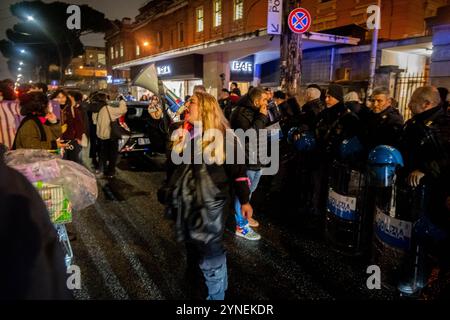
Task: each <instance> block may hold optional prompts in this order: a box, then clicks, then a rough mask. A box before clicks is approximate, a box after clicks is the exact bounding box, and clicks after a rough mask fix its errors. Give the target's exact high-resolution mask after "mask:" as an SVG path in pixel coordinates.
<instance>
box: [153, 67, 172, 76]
mask: <svg viewBox="0 0 450 320" xmlns="http://www.w3.org/2000/svg"><path fill="white" fill-rule="evenodd" d="M156 70H157V73H158V76H164V75H168V74H171V73H172V68H171V67H170V65H164V66H159V67H157V68H156Z"/></svg>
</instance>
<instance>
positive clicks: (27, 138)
mask: <svg viewBox="0 0 450 320" xmlns="http://www.w3.org/2000/svg"><path fill="white" fill-rule="evenodd" d="M6 87H8V86H6ZM8 88H9V87H8ZM8 90H9V89H5V90H3V91H2V96H3V98H5V97H7V96H8V94H11V92H9V91H8ZM46 90H47V86H46V85H41V84H36V85H31V86H29V87H28V88H27V90H26V92H23V93H22V94H20V96H19V100H20V111H21V115H22V116H23V117H24V118H23V120H22V121H21V123H20V126H19V128H18V130H17V134H16V137H15V141H14V144H13V147H12V149H21V148H26V149H43V150H52V149H56V148H63V149H65V152H64V157H65V159H67V160H71V161H75V162H78V163H82V161H81V157H80V153H81V150H82V149H83V148H86V149H87V148H89V157H90V158H91V160H92V165H93V170H95V171H96V173H98V174H101V173H103V176H104V177H105V178H112V177H114V175H115V173H116V172H115V166H116V162H117V157H118V138H117V137H116V135H115V133H114V132H113V131H114V129H113V126H112V124H114V123H115V122H120V119H121V117H123V116H124V115H125V114H126V113H127V104H126V101H134V100H135V99H134V98H132V97H131V93H129V94H128V95H127V96H125V97H123V96H121V97H118V100H119V105H118V107H112V106H111V105H109V101H110V100H111V99H110V98H111V97H109V96H108V95H107V94H106V93H103V92H94V93H92V94H91V95H90V96H89V97H86V96H83V94H81V93H80V92H78V91H72V90H69V91H65V90H58V91H57V92H55V93H53V94H52V95H51V96H50V97H48V95H47V92H46ZM206 91H207V90H206V89H205V87H203V86H196V87H195V88H194V91H193V94H192V96H189V97H186V99H185V100H186V101H185V104H184V105H183V106H182V107H181V108H180V109H179V110H178V111H169V110H168V108H165V107H164V103H162V100H163V99H164V97H159V96H158V95H153V96H151V97H145V98H144V99H141V101H148V103H149V106H148V113H149V115H150V120H149V121H150V123H149V128H150V129H151V134H154V136H153V137H152V139H151V140H152V141H154V142H153V143H157V144H159V147H158V148H159V149H160V150H165V151H166V152H167V155H168V165H167V180H166V183H165V184H164V186H163V187H162V188H161V189H160V190H159V191H158V199H159V201H160V202H161V203H163V204H164V205H166V207H167V215H168V217H171V218H173V219H174V220H175V221H176V224H175V225H176V230H177V236H178V239H179V240H181V241H184V243H185V244H186V249H187V257H188V265H189V266H191V267H192V266H194V269H195V268H197V271H198V270H201V272H202V274H203V279H204V281H205V284H206V286H207V289H208V299H211V300H218V299H219V300H220V299H224V297H225V292H226V290H227V285H228V283H227V279H228V276H227V260H226V252H225V249H224V245H223V234H224V229H225V219H226V215H227V213H228V212H230V211H231V212H232V213H233V214H234V217H235V224H236V229H235V235H236V236H239V237H241V238H243V239H246V240H250V241H258V240H260V239H261V235H260V234H259V233H258V232H257V231H256V230H257V228H259V226H260V223H259V222H258V221H257V220H256V219H255V217H254V213H253V208H252V205H251V204H250V201H251V197H252V194H254V192H255V191H256V190H257V188H258V184H259V181H260V179H261V176H262V175H263V170H264V168H265V166H267V164H263V163H262V162H261V161H260V159H259V158H256V161H255V162H250V161H249V159H250V158H251V155H250V150H251V148H252V147H254V146H250V145H249V144H250V142H249V141H248V140H244V141H240V140H239V139H238V138H237V137H235V139H233V140H232V141H228V140H226V141H225V140H224V141H216V140H214V139H212V138H211V137H209V136H203V137H201V138H202V140H201V151H204V150H205V149H208V148H210V147H211V146H212V145H220V146H223V152H221V151H220V149H219V151H218V152H215V153H214V154H213V156H212V159H209V160H210V161H208V162H205V163H202V164H201V165H197V164H195V165H194V164H192V163H184V164H182V165H176V164H175V163H173V161H172V157H171V154H172V153H173V152H175V153H178V154H183V153H184V152H185V151H186V150H185V148H186V146H191V147H192V146H195V145H196V144H195V143H192V144H190V143H186V142H187V141H191V140H193V141H195V139H197V138H199V137H197V136H196V135H195V134H194V123H201V125H202V127H203V132H207V130H208V129H215V130H218V131H220V132H222V133H224V132H225V131H226V130H229V129H232V130H238V129H242V130H244V131H245V130H249V129H253V130H255V131H256V132H259V131H261V130H263V129H266V128H268V127H269V126H271V125H273V124H276V123H278V124H279V126H280V128H281V135H280V137H281V142H280V143H281V144H280V152H281V153H286V154H289V155H293V156H291V157H288V159H289V160H288V162H289V163H288V166H287V167H288V168H289V170H290V171H289V172H288V173H287V174H286V182H287V183H286V184H285V185H284V187H285V188H286V189H287V190H288V192H291V193H292V194H294V195H295V196H296V197H298V199H301V201H300V202H297V206H298V207H299V208H296V209H300V211H301V212H304V213H305V214H307V215H310V216H311V217H324V215H325V212H326V205H327V194H328V190H329V181H330V176H331V175H332V174H333V173H332V170H333V165H334V164H335V163H345V164H346V165H348V166H350V167H351V168H354V169H358V170H364V168H365V167H367V159H368V155H369V153H370V152H371V151H372V150H373V149H374V148H375V147H377V146H390V147H392V148H396V149H398V150H399V151H400V152H401V154H402V155H403V159H404V166H403V168H402V169H401V171H399V172H398V176H399V178H398V179H399V180H401V181H402V182H404V183H405V184H407V185H408V186H411V187H416V186H418V185H419V184H421V183H422V184H423V183H426V184H427V185H428V186H429V187H430V188H431V189H430V190H431V191H430V194H431V198H432V201H431V203H432V205H433V210H432V211H433V214H431V215H430V216H429V217H428V220H427V223H428V224H429V225H430V226H433V228H435V229H438V230H439V231H440V233H439V234H440V235H442V234H444V235H445V236H440V239H439V240H436V241H438V242H439V245H438V246H435V248H439V250H438V252H435V255H436V257H437V259H438V261H439V266H440V268H442V270H443V272H447V271H448V267H449V257H448V254H447V252H448V251H446V250H448V249H449V247H450V246H449V243H450V242H449V237H448V233H449V232H450V215H449V214H450V162H449V152H450V151H449V150H450V114H449V111H448V95H447V94H446V93H448V91H445V90H444V89H439V90H438V89H437V88H435V87H431V86H426V87H420V88H418V89H417V90H416V91H415V92H414V93H413V94H412V96H411V97H410V102H409V108H410V110H411V112H412V115H413V117H412V118H411V119H409V120H408V121H406V123H405V121H404V119H403V117H402V115H401V114H400V112H399V111H398V109H397V108H396V106H395V101H394V99H393V98H392V97H391V95H390V90H389V89H387V88H383V87H380V88H375V89H374V90H373V93H372V95H371V96H370V97H369V98H368V99H366V101H365V102H362V101H361V99H360V97H359V95H358V93H356V92H354V91H352V92H348V93H347V94H344V88H343V87H342V86H340V85H337V84H330V85H329V86H328V88H327V89H326V90H322V88H320V87H319V86H318V85H314V84H312V85H309V86H308V87H307V89H306V91H305V95H304V97H302V98H303V99H301V100H302V101H305V103H304V105H303V106H300V105H299V103H298V99H297V98H296V97H294V96H290V95H288V94H287V93H285V92H283V91H280V90H278V91H275V92H273V91H272V90H271V89H270V88H265V89H264V88H260V87H251V88H250V89H249V91H248V93H247V94H245V95H242V94H241V90H240V89H239V87H238V85H237V83H233V85H232V86H231V90H228V89H222V90H221V92H220V95H219V97H218V99H216V98H215V97H213V96H212V95H210V94H208V93H207V92H206ZM11 98H12V97H11ZM50 101H53V103H57V105H58V106H59V107H60V110H61V112H60V116H59V117H58V116H57V115H56V114H55V112H54V110H53V106H54V104H52V103H50ZM174 119H176V120H174ZM161 125H163V126H164V128H163V129H167V130H163V129H162V127H161ZM177 129H181V130H179V132H180V133H179V134H178V135H174V134H173V133H174V132H178V131H177ZM223 136H226V135H225V134H224V135H223ZM174 137H177V138H176V139H174ZM257 144H258V145H259V144H260V140H258V143H257ZM226 147H231V148H233V149H234V150H235V151H236V152H237V151H238V150H241V151H242V152H244V153H245V156H246V159H247V161H246V163H245V164H238V163H228V162H227V161H226V152H225V148H226ZM215 150H217V149H215ZM192 156H193V157H194V156H195V150H194V152H193V153H192ZM0 169H1V168H0ZM305 175H306V176H307V178H305ZM299 181H300V182H299ZM432 236H433V235H430V237H432ZM433 243H436V242H433ZM197 281H198V279H197Z"/></svg>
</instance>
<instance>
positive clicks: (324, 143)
mask: <svg viewBox="0 0 450 320" xmlns="http://www.w3.org/2000/svg"><path fill="white" fill-rule="evenodd" d="M325 103H326V106H327V108H326V109H325V110H323V111H321V112H320V113H319V116H318V121H317V125H316V138H317V147H318V150H317V151H318V152H317V167H316V168H315V170H313V173H312V174H313V181H314V191H315V192H314V193H313V199H312V204H313V208H314V209H313V212H314V213H316V214H317V213H320V212H321V211H322V210H323V209H324V205H325V202H326V195H327V190H328V188H327V178H328V173H329V170H330V167H331V164H332V163H333V161H334V160H340V159H339V150H340V147H341V144H342V142H343V141H344V140H346V139H351V138H353V137H359V136H361V124H360V121H359V119H358V117H357V116H356V115H355V114H354V113H353V112H351V111H350V110H349V109H348V108H347V107H346V106H345V104H344V92H343V88H342V86H340V85H336V84H331V85H330V86H329V88H328V90H327V93H326V98H325Z"/></svg>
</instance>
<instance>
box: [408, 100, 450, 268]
mask: <svg viewBox="0 0 450 320" xmlns="http://www.w3.org/2000/svg"><path fill="white" fill-rule="evenodd" d="M400 148H401V152H402V154H403V157H404V160H405V168H404V170H402V172H401V174H400V177H399V178H400V179H401V180H400V183H404V182H405V181H406V178H407V177H408V176H409V175H410V174H411V173H412V172H413V171H415V170H418V171H421V172H422V173H424V174H425V176H424V178H423V179H422V180H421V183H422V184H423V185H425V186H426V190H427V195H428V196H426V197H425V199H424V200H425V203H426V204H425V208H426V209H425V210H426V212H425V217H426V219H429V221H430V222H431V223H432V226H431V228H434V227H437V228H438V229H439V232H437V233H434V235H433V236H436V235H437V234H440V235H441V236H439V238H440V240H438V242H437V243H436V244H433V245H432V247H433V249H436V251H437V254H438V256H440V258H441V259H440V260H441V263H442V261H445V262H444V263H445V264H446V266H447V267H448V266H449V255H448V251H447V250H448V247H449V238H448V235H449V232H450V210H449V208H448V207H447V206H446V199H447V198H448V197H450V160H449V158H450V115H449V114H448V113H446V112H444V111H443V110H442V108H441V107H435V108H433V109H430V110H427V111H425V112H422V113H420V114H418V115H415V116H414V117H413V118H412V119H410V120H409V121H408V122H407V123H406V125H405V127H404V130H403V135H402V139H401V143H400ZM428 228H429V229H428V230H432V229H430V226H429V227H428ZM434 230H436V229H434ZM441 231H442V232H441ZM431 233H433V231H431ZM445 233H446V235H445ZM442 234H444V236H442ZM442 259H443V260H442Z"/></svg>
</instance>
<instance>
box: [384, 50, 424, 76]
mask: <svg viewBox="0 0 450 320" xmlns="http://www.w3.org/2000/svg"><path fill="white" fill-rule="evenodd" d="M426 62H427V58H426V57H425V56H421V55H417V54H410V53H406V52H398V51H391V50H383V52H382V55H381V65H382V66H398V67H399V68H400V69H404V70H405V72H407V73H423V72H424V70H425V65H426Z"/></svg>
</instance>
